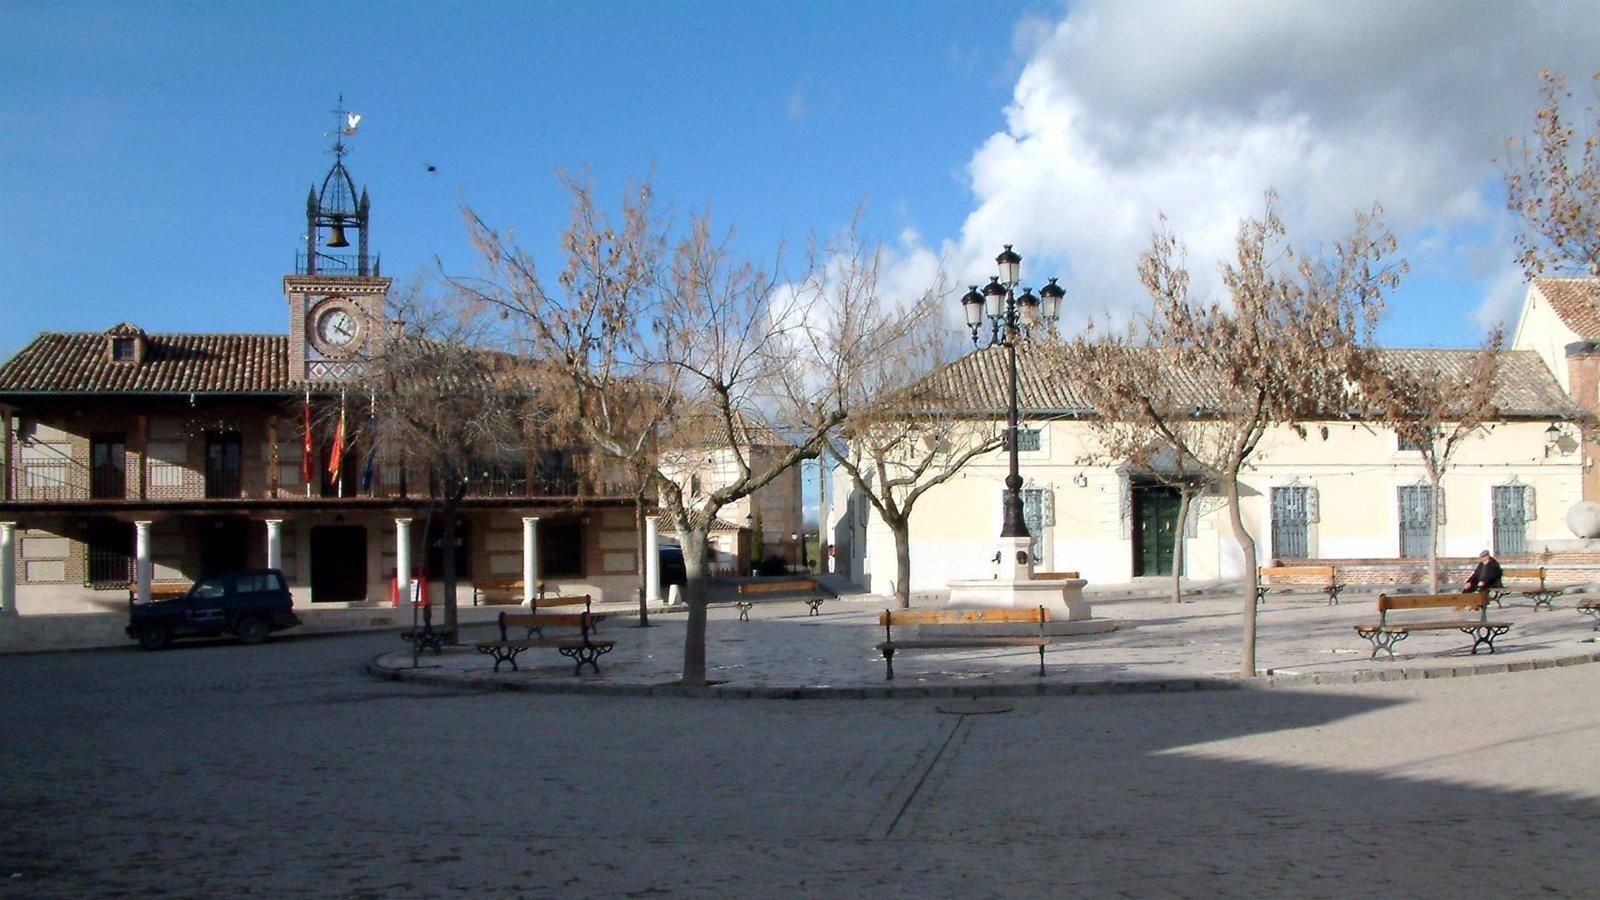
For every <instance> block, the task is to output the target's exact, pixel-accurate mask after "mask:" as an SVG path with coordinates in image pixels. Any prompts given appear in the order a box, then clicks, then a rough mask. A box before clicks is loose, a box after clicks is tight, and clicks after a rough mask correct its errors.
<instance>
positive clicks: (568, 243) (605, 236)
mask: <svg viewBox="0 0 1600 900" xmlns="http://www.w3.org/2000/svg"><path fill="white" fill-rule="evenodd" d="M563 180H564V182H565V184H566V186H567V188H568V190H569V192H570V193H571V196H572V215H571V219H570V222H569V225H568V226H567V228H566V230H565V232H564V233H563V236H562V241H563V247H564V250H565V254H566V264H565V266H564V268H563V269H562V270H561V272H560V273H559V275H558V276H557V278H556V279H555V282H554V283H553V284H551V283H548V282H547V281H546V280H545V279H544V278H542V277H541V276H540V274H539V271H538V269H537V267H536V265H535V260H534V258H533V257H532V256H531V255H529V254H528V253H526V252H524V251H523V250H521V249H520V248H518V247H517V246H516V245H515V243H514V242H512V241H511V240H509V239H507V238H503V237H502V236H501V235H500V234H498V233H497V232H495V231H494V230H493V229H491V228H490V227H489V226H488V225H487V224H485V223H484V221H483V220H482V219H481V218H480V217H478V216H477V215H476V214H474V213H472V212H471V211H470V210H468V211H466V216H467V221H468V224H469V227H470V229H471V232H472V237H473V240H474V241H475V242H476V245H477V246H478V248H479V250H480V251H481V253H482V254H483V257H484V259H485V260H486V261H487V263H488V265H489V269H490V271H489V274H488V276H487V277H486V278H484V279H482V280H479V281H475V282H467V281H465V280H458V283H459V284H461V285H463V286H464V287H466V288H468V289H469V290H470V291H471V292H472V293H473V294H474V295H475V296H476V297H478V298H480V299H482V300H484V301H486V302H488V303H491V304H493V305H495V306H497V307H499V308H501V309H503V310H505V311H506V312H507V313H509V314H511V315H512V316H514V318H515V321H516V324H517V326H518V327H519V328H520V329H521V330H522V331H523V333H524V338H525V346H526V348H527V352H528V353H529V354H531V355H532V357H533V358H535V359H537V360H539V361H540V362H541V363H543V364H545V365H548V366H549V367H550V369H551V370H552V371H553V372H555V373H557V375H558V376H559V378H560V379H561V381H562V384H563V388H564V392H565V393H566V395H567V396H568V397H569V398H570V399H569V402H568V403H567V404H566V405H565V407H564V411H565V413H566V414H567V415H568V417H569V418H570V421H571V422H572V424H573V426H574V428H575V429H576V430H577V431H578V432H579V433H580V434H581V435H582V437H583V439H584V440H585V441H586V442H587V443H588V444H589V445H590V446H592V447H594V448H595V450H596V451H597V452H599V453H601V454H603V455H605V456H607V457H609V458H610V459H612V460H613V461H615V462H616V463H619V464H620V465H622V466H624V467H625V468H627V469H628V470H630V471H637V472H640V473H643V475H644V478H645V479H646V480H647V481H648V482H649V484H650V488H651V491H652V492H653V493H655V494H656V495H657V496H659V498H660V503H661V506H662V507H663V508H664V510H665V513H666V517H667V518H668V520H669V521H670V522H671V524H672V526H673V528H674V529H675V530H676V532H677V534H678V538H679V542H680V544H681V546H682V549H683V557H684V568H685V569H686V571H687V582H688V583H687V584H686V586H685V591H684V594H685V599H686V601H687V605H688V626H687V629H686V634H685V638H684V642H685V643H684V663H683V681H684V683H686V684H702V683H704V681H705V672H706V659H705V635H706V602H707V599H708V591H707V589H708V585H707V567H706V538H707V534H708V532H709V531H710V529H711V527H712V525H713V524H714V521H715V517H716V514H717V512H718V511H719V510H721V509H722V508H723V507H725V506H727V505H728V504H729V503H732V502H734V501H736V500H739V499H741V498H743V497H746V496H748V495H749V494H751V493H752V492H754V491H756V490H758V489H760V488H761V487H762V486H764V485H766V484H768V483H769V482H771V481H772V480H773V479H774V478H777V477H778V476H779V475H780V474H781V473H782V472H783V471H785V470H786V469H788V468H789V467H790V466H793V465H795V464H797V463H799V462H800V460H802V459H805V458H811V457H815V456H817V455H818V454H819V452H820V451H821V448H822V443H823V440H824V437H825V435H826V434H827V433H828V431H829V430H830V429H832V428H834V427H835V426H836V425H838V423H839V422H841V421H843V419H844V408H843V402H842V398H841V397H840V396H838V391H837V382H836V381H834V380H831V379H817V378H814V377H811V376H812V375H813V374H814V373H810V372H800V371H797V370H796V361H797V360H798V359H799V358H800V357H799V355H798V354H797V348H800V347H803V346H804V345H805V344H807V343H816V341H814V340H811V339H808V338H807V334H808V333H809V332H810V331H812V330H814V328H815V327H816V326H814V325H812V324H810V315H809V313H810V310H808V309H807V308H805V305H804V303H805V298H804V297H803V296H801V295H799V294H796V293H794V292H779V291H775V288H776V287H777V285H778V283H779V279H778V278H776V277H775V276H774V275H772V274H771V273H768V272H766V271H764V270H762V269H761V268H760V267H758V266H756V265H755V264H753V263H751V262H749V261H747V260H744V259H742V258H740V257H739V256H738V255H736V254H735V253H734V252H733V251H732V250H731V249H730V247H729V245H728V239H727V238H725V237H724V238H719V237H717V236H715V235H714V234H713V232H712V228H711V224H710V222H709V220H708V219H707V218H706V217H704V216H701V217H695V218H694V219H693V220H692V221H691V223H690V225H689V227H688V228H687V229H686V232H685V233H683V234H681V235H677V236H674V235H673V233H672V229H671V228H670V224H669V223H668V221H667V220H666V218H665V217H664V216H662V215H659V214H657V213H656V212H655V211H654V210H653V209H652V205H651V191H650V188H649V186H648V185H638V186H635V187H632V188H630V189H629V191H628V194H627V196H626V197H625V198H624V200H623V202H622V205H621V210H620V214H619V216H618V217H617V219H616V221H615V222H613V220H612V218H611V217H610V216H609V215H608V214H606V213H605V212H603V211H602V210H601V209H600V208H599V207H598V206H597V204H596V202H595V200H594V192H593V189H592V186H591V185H590V184H588V183H587V181H585V180H584V179H581V178H564V179H563ZM800 281H801V282H803V281H804V279H800ZM774 435H779V436H781V437H782V438H783V443H784V446H785V448H786V449H785V450H784V451H783V452H780V453H777V454H774V455H768V456H760V457H758V456H757V455H756V454H754V453H752V452H751V451H752V449H753V448H754V447H756V446H757V445H762V444H771V443H772V440H771V437H772V436H774ZM710 447H715V448H722V449H726V450H728V451H729V452H730V453H731V454H732V458H733V465H732V467H731V468H732V475H731V477H730V478H729V479H728V480H726V481H724V482H722V483H720V484H717V485H715V486H714V487H713V488H712V489H710V490H707V491H703V492H701V493H699V494H691V493H690V492H689V491H687V490H686V488H685V485H683V484H682V483H680V481H678V480H677V479H676V478H675V477H674V476H676V475H678V474H679V473H680V471H681V470H680V469H679V468H678V466H677V463H680V462H682V461H684V460H687V459H692V458H693V457H694V455H695V454H697V453H703V452H704V451H705V450H706V449H707V448H710Z"/></svg>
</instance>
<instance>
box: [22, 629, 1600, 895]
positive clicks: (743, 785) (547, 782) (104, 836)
mask: <svg viewBox="0 0 1600 900" xmlns="http://www.w3.org/2000/svg"><path fill="white" fill-rule="evenodd" d="M1567 612H1568V614H1570V610H1568V611H1567ZM1544 615H1548V614H1544ZM612 624H613V625H615V624H617V623H612ZM608 627H609V626H608ZM668 630H669V629H668V628H666V627H663V628H662V629H661V631H662V633H667V632H668ZM619 631H620V628H619ZM627 634H629V635H630V636H633V635H637V634H638V630H635V631H633V632H629V633H627ZM394 643H395V638H394V635H393V633H392V632H389V633H379V634H364V635H348V636H333V637H311V636H299V637H295V636H285V637H282V638H277V637H275V638H274V639H273V640H271V641H269V642H268V643H267V644H265V645H262V646H258V647H245V646H240V645H236V644H232V643H227V642H217V643H200V644H191V645H187V646H180V647H177V648H175V649H172V650H169V651H165V652H162V653H143V652H141V651H138V650H135V649H122V650H98V651H81V652H64V653H37V654H28V655H22V656H10V657H4V658H0V672H3V673H4V679H5V690H4V691H3V692H0V722H3V723H4V725H3V728H0V773H3V774H0V896H4V897H6V898H11V897H19V898H20V897H30V898H31V897H74V898H78V897H118V896H184V897H223V896H250V895H257V896H274V897H279V896H310V897H430V896H444V895H457V894H460V895H470V896H489V897H513V896H561V897H568V896H593V897H643V896H680V897H751V896H763V897H765V896H793V897H800V896H865V895H874V896H889V897H926V896H939V897H947V896H948V897H989V896H1027V897H1032V896H1040V897H1044V896H1049V897H1061V896H1137V897H1163V896H1183V897H1196V896H1206V897H1209V896H1249V897H1259V896H1312V897H1347V896H1372V895H1386V896H1397V895H1398V896H1444V895H1450V894H1456V895H1462V896H1497V897H1498V896H1535V895H1540V896H1548V895H1555V896H1597V895H1600V854H1596V853H1595V852H1594V847H1595V845H1596V843H1597V839H1600V764H1597V763H1596V754H1595V747H1596V746H1597V745H1600V704H1596V703H1595V702H1594V698H1595V696H1596V688H1597V687H1600V666H1595V665H1576V666H1566V667H1557V668H1547V669H1540V670H1536V671H1527V672H1512V673H1509V674H1500V675H1494V676H1491V677H1472V678H1426V679H1407V680H1403V681H1386V682H1373V683H1362V684H1350V685H1305V686H1294V687H1285V688H1281V689H1273V690H1253V691H1218V692H1198V693H1148V694H1126V695H1094V696H1062V697H1018V698H1000V699H992V698H986V699H980V700H940V699H915V698H913V699H868V700H849V699H823V700H795V701H780V700H766V701H731V702H730V701H716V700H705V699H694V698H677V697H638V696H584V695H552V694H538V693H516V692H509V691H503V690H496V691H480V690H468V689H462V688H449V687H432V686H423V685H416V684H407V683H395V682H386V681H378V680H374V679H372V678H371V677H370V676H368V675H367V674H365V673H364V672H363V662H364V661H366V660H368V659H370V658H372V657H373V656H375V655H377V654H379V653H380V652H382V651H384V650H387V649H388V648H390V647H391V646H392V645H393V644H394ZM472 658H473V659H475V661H476V662H479V663H482V662H483V660H482V659H481V658H478V657H475V656H473V657H472ZM866 662H870V660H867V661H866ZM567 677H569V678H570V675H569V676H567Z"/></svg>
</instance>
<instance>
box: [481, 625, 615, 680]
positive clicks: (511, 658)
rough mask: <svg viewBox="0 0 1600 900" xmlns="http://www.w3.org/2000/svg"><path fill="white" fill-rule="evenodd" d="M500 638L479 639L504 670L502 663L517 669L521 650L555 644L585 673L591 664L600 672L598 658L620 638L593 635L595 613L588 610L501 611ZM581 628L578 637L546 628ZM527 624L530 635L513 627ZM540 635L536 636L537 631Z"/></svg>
mask: <svg viewBox="0 0 1600 900" xmlns="http://www.w3.org/2000/svg"><path fill="white" fill-rule="evenodd" d="M499 621H500V639H499V640H498V641H479V642H478V643H477V648H478V652H479V653H484V654H488V655H489V656H492V657H494V670H495V671H496V672H498V671H500V664H501V663H503V662H509V663H511V670H512V671H513V672H515V671H517V654H519V653H521V652H522V651H524V650H528V649H530V648H533V647H554V648H555V650H556V652H558V653H560V654H561V655H562V656H565V657H568V658H570V659H573V660H575V661H576V662H577V666H576V668H574V669H573V672H572V674H574V675H582V674H583V667H584V666H588V667H589V668H591V669H593V670H594V673H595V674H596V675H598V674H600V664H599V662H598V660H599V659H600V657H601V656H602V655H604V654H607V653H610V652H611V648H612V647H614V646H616V643H617V642H616V641H597V640H593V639H591V638H590V637H589V634H590V632H592V631H594V616H593V615H592V614H591V613H589V612H587V611H585V612H580V613H508V612H503V613H501V614H500V619H499ZM551 627H557V628H563V627H565V628H577V629H578V632H579V634H578V637H545V636H544V629H546V628H551ZM513 628H526V629H528V635H527V636H526V637H521V638H513V637H511V635H510V629H513ZM536 633H537V634H538V635H539V636H538V637H534V636H533V635H534V634H536Z"/></svg>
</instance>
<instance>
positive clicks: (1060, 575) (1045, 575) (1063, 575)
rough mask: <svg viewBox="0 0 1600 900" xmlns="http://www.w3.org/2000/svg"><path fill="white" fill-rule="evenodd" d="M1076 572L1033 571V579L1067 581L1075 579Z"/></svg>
mask: <svg viewBox="0 0 1600 900" xmlns="http://www.w3.org/2000/svg"><path fill="white" fill-rule="evenodd" d="M1077 577H1078V573H1077V572H1034V573H1033V580H1034V581H1068V580H1075V579H1076V578H1077Z"/></svg>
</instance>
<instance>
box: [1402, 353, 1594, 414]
mask: <svg viewBox="0 0 1600 900" xmlns="http://www.w3.org/2000/svg"><path fill="white" fill-rule="evenodd" d="M1381 352H1382V353H1383V355H1384V358H1385V362H1387V363H1388V364H1389V365H1398V366H1406V367H1411V368H1414V369H1422V368H1423V367H1425V366H1426V367H1434V368H1436V369H1437V370H1438V371H1439V372H1441V373H1442V374H1444V375H1447V376H1450V375H1454V376H1458V377H1460V379H1461V380H1462V381H1463V382H1464V381H1466V379H1467V373H1468V372H1469V371H1470V370H1471V368H1472V366H1473V364H1474V362H1475V361H1476V359H1477V356H1478V353H1479V352H1480V351H1477V350H1395V349H1388V350H1383V351H1381ZM1494 402H1495V405H1496V406H1498V407H1499V408H1500V415H1501V416H1502V417H1506V418H1545V417H1550V416H1555V417H1562V418H1576V417H1578V416H1581V415H1583V410H1581V409H1579V408H1578V406H1577V405H1576V404H1574V403H1573V402H1572V398H1570V397H1568V396H1567V394H1566V392H1565V391H1563V390H1562V389H1561V385H1559V384H1557V383H1556V379H1555V376H1553V375H1551V374H1550V370H1549V369H1548V368H1546V367H1545V364H1544V360H1542V359H1540V358H1539V354H1538V353H1535V352H1534V351H1532V350H1502V351H1500V371H1499V373H1498V380H1497V383H1496V385H1495V397H1494Z"/></svg>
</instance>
